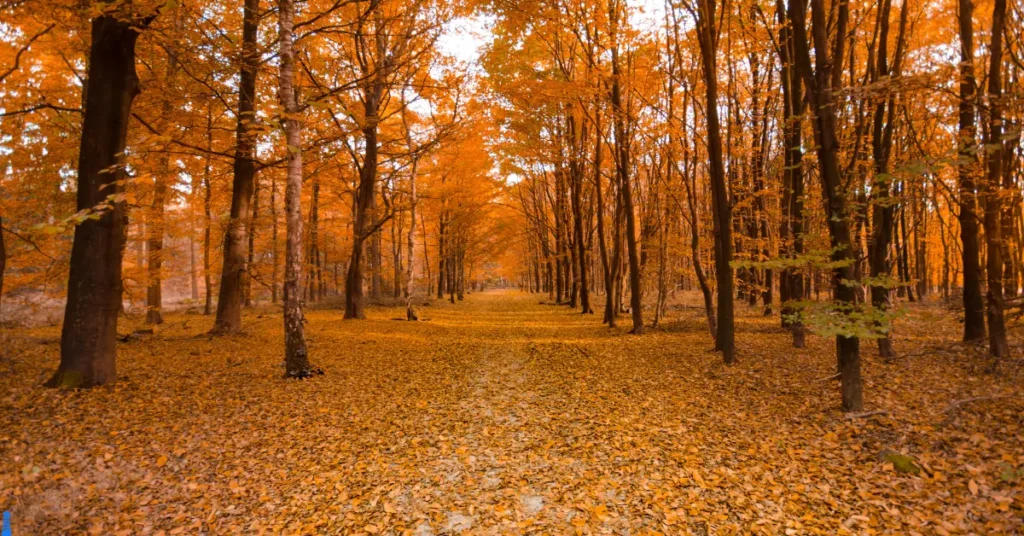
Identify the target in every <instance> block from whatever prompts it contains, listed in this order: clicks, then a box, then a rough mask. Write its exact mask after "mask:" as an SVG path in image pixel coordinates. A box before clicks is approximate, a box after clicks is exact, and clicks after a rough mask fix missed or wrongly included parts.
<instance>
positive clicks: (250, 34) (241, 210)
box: [213, 0, 260, 333]
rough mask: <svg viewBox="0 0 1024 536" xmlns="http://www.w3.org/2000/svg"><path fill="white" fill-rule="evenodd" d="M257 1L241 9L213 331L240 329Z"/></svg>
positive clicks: (248, 0) (252, 164) (251, 168)
mask: <svg viewBox="0 0 1024 536" xmlns="http://www.w3.org/2000/svg"><path fill="white" fill-rule="evenodd" d="M259 9H260V0H245V6H244V8H243V11H242V57H241V59H240V61H241V68H240V70H239V79H238V116H237V118H238V125H237V127H236V129H235V138H236V145H235V161H234V169H233V174H234V178H233V180H232V184H231V215H230V220H229V221H228V228H227V232H226V233H224V246H223V251H224V266H223V268H222V270H221V276H220V294H219V297H218V299H217V318H216V320H215V321H214V324H213V333H237V332H239V331H241V329H242V290H243V284H244V283H243V278H244V277H245V272H246V265H245V254H246V245H247V244H246V242H247V240H246V239H247V237H248V231H249V230H248V229H247V225H246V223H247V221H248V219H249V216H250V214H249V211H250V206H249V205H250V203H251V202H252V194H253V190H254V189H255V178H256V161H255V157H256V132H255V128H254V127H255V123H256V121H257V116H256V111H255V110H256V100H255V99H256V76H257V74H258V73H259V66H260V51H259V43H258V33H259V21H260V13H259Z"/></svg>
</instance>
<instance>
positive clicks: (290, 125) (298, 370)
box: [277, 0, 313, 378]
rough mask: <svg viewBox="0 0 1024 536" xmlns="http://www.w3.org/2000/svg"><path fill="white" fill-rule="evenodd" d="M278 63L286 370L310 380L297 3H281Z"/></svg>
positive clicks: (285, 0)
mask: <svg viewBox="0 0 1024 536" xmlns="http://www.w3.org/2000/svg"><path fill="white" fill-rule="evenodd" d="M277 9H278V29H279V31H280V36H279V38H278V62H279V63H280V69H281V74H280V76H279V79H278V82H279V86H278V90H279V94H280V96H281V105H282V106H281V108H282V110H281V123H282V125H283V126H284V132H285V151H286V152H287V154H288V163H287V166H288V167H287V169H288V178H287V183H286V186H285V199H284V204H285V219H286V222H287V228H288V230H287V239H286V245H285V264H284V270H285V273H284V347H285V350H284V368H285V376H286V377H288V378H306V377H309V376H311V375H312V374H313V370H312V368H311V367H310V366H309V356H308V355H307V350H306V337H305V334H304V333H303V323H304V322H305V319H304V318H303V315H302V302H301V301H300V300H301V293H302V123H301V116H300V111H299V103H298V100H297V99H296V95H295V82H294V78H295V66H296V63H297V62H296V61H295V58H296V53H295V45H294V37H293V36H292V30H293V27H294V24H295V22H294V19H295V2H294V1H293V0H278V3H277Z"/></svg>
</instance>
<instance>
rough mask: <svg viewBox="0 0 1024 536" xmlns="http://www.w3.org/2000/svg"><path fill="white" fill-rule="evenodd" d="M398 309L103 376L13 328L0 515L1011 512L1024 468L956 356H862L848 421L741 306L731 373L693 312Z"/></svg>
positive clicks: (878, 521) (594, 528) (416, 519)
mask: <svg viewBox="0 0 1024 536" xmlns="http://www.w3.org/2000/svg"><path fill="white" fill-rule="evenodd" d="M399 316H402V312H401V311H400V310H398V309H394V310H392V309H380V308H378V309H371V310H370V319H368V320H366V321H364V322H342V321H341V314H340V312H339V311H337V310H316V311H310V312H309V313H308V317H309V326H308V332H307V333H308V337H309V341H310V349H311V355H312V356H313V361H314V362H315V364H317V365H319V366H321V367H323V368H324V369H325V371H326V375H325V376H323V377H318V378H316V379H314V380H312V381H306V382H286V381H284V380H282V379H280V368H279V365H278V363H279V361H280V355H281V345H282V343H281V330H280V316H279V315H277V314H269V313H266V314H255V313H254V314H251V315H249V316H247V317H246V325H247V326H248V328H247V329H248V332H247V334H246V335H244V336H239V337H231V338H222V339H209V338H207V337H204V336H202V333H204V332H205V331H206V330H207V329H208V328H209V323H210V319H208V318H204V317H201V316H194V315H174V316H172V317H171V318H170V321H169V323H168V325H167V326H166V327H165V328H163V329H162V330H161V331H160V332H158V333H157V334H156V335H154V336H152V337H148V338H145V339H142V340H138V341H133V342H130V343H125V344H122V346H121V348H120V349H119V352H120V354H119V367H120V373H121V375H122V381H120V382H119V383H118V385H117V386H116V387H114V388H112V389H100V390H94V391H92V392H87V393H74V392H57V391H52V390H46V389H41V388H39V387H37V386H38V385H39V383H41V381H42V379H43V378H44V377H45V375H46V373H47V371H49V370H52V367H53V366H55V363H56V361H55V360H56V345H55V344H52V343H51V342H52V341H53V340H54V336H55V335H56V333H57V331H56V328H46V329H41V330H31V331H25V332H17V333H14V334H12V339H11V340H12V341H13V342H14V343H15V344H13V345H12V355H15V356H16V357H15V359H14V361H13V363H12V366H13V370H14V373H13V374H5V375H3V376H0V389H2V390H3V391H2V392H4V393H6V394H4V395H2V398H0V416H2V419H3V420H2V422H0V425H2V427H3V428H2V430H0V509H8V510H11V511H12V512H13V514H14V518H15V524H16V527H17V528H18V529H19V530H20V531H21V532H16V533H17V534H54V533H79V532H86V531H90V530H92V531H93V532H94V533H98V534H111V533H119V532H118V531H123V533H124V534H156V533H160V531H166V532H167V533H172V532H173V531H174V530H178V533H182V534H214V533H217V534H220V533H244V534H258V533H260V532H261V531H264V533H266V534H360V533H364V534H419V535H421V536H424V535H430V534H433V535H441V534H458V533H468V534H521V533H551V534H565V533H580V534H584V533H585V534H646V533H659V532H660V533H663V534H688V533H689V534H709V533H710V534H729V533H737V534H748V533H763V534H782V533H785V534H813V533H819V534H834V533H837V532H844V531H846V532H851V533H858V534H859V533H864V532H867V531H868V530H872V531H875V532H880V533H885V532H890V533H899V534H906V533H911V532H912V531H917V532H920V533H922V534H928V533H934V532H938V531H940V530H945V531H948V532H956V531H964V532H967V531H972V530H973V531H975V532H988V533H998V532H1001V531H1006V530H1014V529H1017V528H1019V527H1020V519H1021V511H1022V510H1021V508H1022V507H1021V490H1020V485H1019V483H1013V482H1010V481H1004V480H1000V478H1001V477H1000V471H1001V470H1002V469H1001V468H1005V467H1004V466H1001V465H999V463H1000V462H1001V461H1002V462H1003V463H1004V464H1009V465H1010V466H1012V467H1013V468H1014V470H1016V467H1017V465H1014V464H1024V452H1022V448H1024V447H1022V444H1024V442H1022V441H1021V440H1020V438H1021V434H1022V431H1021V425H1020V419H1019V415H1020V405H1019V404H1017V405H1014V404H1013V403H1006V404H1003V405H1002V406H1000V407H999V408H997V407H995V406H994V405H988V406H986V405H985V403H984V402H982V403H980V404H979V405H978V406H971V408H970V409H969V410H966V411H963V412H959V413H957V414H956V415H954V416H952V417H950V416H949V415H947V414H945V413H944V412H943V411H942V410H943V408H945V406H946V405H947V404H948V400H951V399H961V398H966V397H967V396H970V395H977V394H978V393H979V391H978V389H979V388H980V387H981V384H980V383H974V382H973V380H971V377H969V376H968V377H963V378H961V377H951V376H950V375H949V374H948V370H947V371H945V372H947V374H945V378H946V379H944V380H943V382H938V381H933V378H934V377H933V376H930V375H929V374H937V373H938V372H943V370H942V368H941V367H946V368H947V369H948V368H949V367H953V366H956V367H960V366H961V364H950V363H948V362H945V363H944V362H941V360H937V359H927V358H925V359H923V360H921V361H915V362H911V363H908V364H906V365H905V368H904V370H903V373H902V374H900V375H894V374H893V373H892V372H891V370H892V369H891V368H885V365H882V364H880V363H877V362H875V361H874V359H873V358H871V357H870V356H869V357H868V358H867V363H866V367H865V369H866V371H867V378H868V388H869V390H870V391H869V392H870V395H869V397H870V399H871V401H870V402H869V403H870V404H872V405H873V406H875V407H884V408H885V409H888V410H891V411H892V414H891V415H883V416H879V417H874V418H870V419H863V420H855V421H848V420H846V419H844V418H843V417H842V415H840V414H839V413H838V411H837V409H836V406H837V405H838V402H837V400H838V398H837V394H836V391H835V389H836V387H835V385H832V384H830V383H829V382H820V381H815V379H817V378H820V377H823V376H827V375H828V374H829V373H830V371H831V370H832V367H833V366H834V364H833V363H832V362H831V359H830V356H831V353H830V344H829V342H828V341H825V340H820V339H815V338H812V339H811V344H810V346H809V348H808V349H806V350H801V351H794V350H791V349H789V348H788V347H787V339H786V336H785V334H782V333H780V332H779V331H778V329H777V328H776V326H775V322H776V321H777V320H776V319H762V318H760V317H758V316H755V314H754V313H751V315H750V316H749V317H744V318H743V319H741V324H740V328H741V329H740V356H741V363H740V364H739V365H737V366H735V367H724V366H723V365H722V364H721V363H720V358H719V357H718V356H717V355H715V354H714V353H711V352H708V351H707V350H708V347H709V346H710V344H711V343H710V341H709V340H708V339H707V335H706V332H705V330H704V328H703V327H702V324H701V322H702V320H701V318H700V317H699V315H698V314H697V313H696V312H694V311H693V310H689V309H687V310H683V311H682V312H679V311H675V312H672V314H671V315H670V318H669V323H668V324H667V325H666V331H652V332H651V333H649V334H647V335H645V336H643V337H635V336H629V335H626V334H625V333H623V332H622V331H620V330H608V329H607V328H605V327H603V326H601V325H600V323H599V319H597V318H594V317H583V316H582V315H578V314H574V313H572V312H571V311H569V310H568V309H566V308H564V307H555V306H550V305H539V304H538V298H537V297H536V296H528V295H523V294H519V293H514V292H488V293H483V294H476V295H473V296H470V297H469V299H468V300H467V301H466V302H463V303H459V304H457V305H450V304H446V303H436V304H435V305H432V306H429V307H423V308H422V311H421V316H422V317H424V318H427V319H428V321H425V322H418V323H409V322H398V321H394V320H393V318H395V317H399ZM908 322H910V320H908ZM920 322H921V324H922V326H924V325H928V324H929V323H930V322H931V323H933V322H934V320H929V319H927V318H925V319H922V320H921V321H920ZM130 329H131V326H125V327H123V328H122V330H130ZM922 333H924V331H922ZM905 344H906V343H905ZM933 370H937V371H938V372H930V371H933ZM905 374H913V375H914V376H913V377H914V378H916V381H915V382H913V383H901V378H905V377H906V376H905ZM950 378H952V379H950ZM989 383H991V382H989ZM999 387H1001V386H1000V385H997V386H996V388H999ZM986 388H987V387H986ZM1005 388H1006V389H1012V386H1007V387H1005ZM986 392H990V391H986ZM1014 412H1016V413H1014ZM886 448H889V449H894V450H896V451H900V452H906V453H910V454H913V455H915V456H917V457H918V458H919V459H920V460H921V462H922V463H923V464H924V465H926V466H927V468H928V469H929V471H931V474H923V475H922V476H909V475H901V474H897V473H895V472H893V471H892V469H891V468H890V467H888V466H886V465H884V464H882V463H880V462H879V461H878V460H877V454H878V452H880V451H881V450H883V449H886ZM1006 460H1009V461H1006ZM1022 474H1024V473H1022ZM936 475H938V476H936ZM971 482H973V484H971ZM943 523H945V525H943Z"/></svg>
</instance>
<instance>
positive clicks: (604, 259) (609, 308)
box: [594, 109, 615, 327]
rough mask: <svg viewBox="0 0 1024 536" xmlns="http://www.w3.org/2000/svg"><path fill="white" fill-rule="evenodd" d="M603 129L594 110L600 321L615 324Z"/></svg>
mask: <svg viewBox="0 0 1024 536" xmlns="http://www.w3.org/2000/svg"><path fill="white" fill-rule="evenodd" d="M603 144H604V131H603V130H602V129H601V110H600V109H598V110H594V196H595V197H596V198H597V244H598V247H599V248H600V250H601V268H602V273H603V274H604V298H605V300H604V318H603V319H602V322H603V323H605V324H608V326H609V327H614V326H615V312H614V310H613V309H614V305H613V304H612V294H613V292H612V288H613V287H614V286H615V283H614V280H613V275H612V269H611V266H610V264H611V263H610V262H609V260H608V240H607V238H605V228H604V218H605V207H604V192H603V191H602V189H601V154H602V152H603V151H602V149H603Z"/></svg>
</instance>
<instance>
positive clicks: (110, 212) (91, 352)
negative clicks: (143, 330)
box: [46, 8, 156, 388]
mask: <svg viewBox="0 0 1024 536" xmlns="http://www.w3.org/2000/svg"><path fill="white" fill-rule="evenodd" d="M155 17H156V14H155V13H148V14H142V15H140V14H137V13H133V12H131V11H129V10H128V9H127V8H121V9H118V10H115V11H113V12H107V13H103V14H101V15H99V16H97V17H95V18H94V19H93V20H92V39H91V46H90V49H89V75H88V78H87V80H88V85H87V87H85V88H83V91H84V92H85V95H86V97H85V115H84V119H83V121H82V138H81V146H80V149H79V157H78V193H77V207H78V210H79V212H80V213H83V212H84V213H86V214H88V217H87V218H86V219H85V220H84V221H82V222H81V223H80V224H79V225H77V226H76V227H75V237H74V242H73V244H72V247H71V263H70V264H71V271H70V274H69V275H68V299H67V305H66V306H65V308H64V325H63V327H62V329H61V340H60V365H58V367H57V371H56V372H55V373H54V374H53V376H52V377H51V378H50V379H49V381H47V382H46V385H47V386H49V387H78V388H90V387H94V386H97V385H103V384H106V383H110V382H113V381H115V380H116V379H117V369H116V364H115V358H116V352H115V350H116V345H117V315H118V312H119V311H120V310H121V246H122V240H123V233H124V200H123V199H122V198H121V197H120V195H119V194H120V193H121V192H122V190H123V186H122V181H123V180H124V177H125V169H124V148H125V140H126V138H127V135H128V120H129V116H130V114H131V108H132V101H133V100H134V99H135V96H136V95H138V93H139V79H138V75H136V73H135V44H136V41H137V40H138V37H139V30H140V29H141V28H145V27H146V26H148V25H149V24H150V23H151V22H152V21H153V19H154V18H155Z"/></svg>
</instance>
